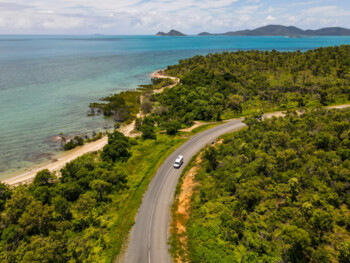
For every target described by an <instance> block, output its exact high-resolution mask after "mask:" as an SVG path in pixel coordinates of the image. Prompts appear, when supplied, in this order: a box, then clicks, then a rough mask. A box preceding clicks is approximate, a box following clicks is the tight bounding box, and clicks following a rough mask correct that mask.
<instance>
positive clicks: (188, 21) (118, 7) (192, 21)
mask: <svg viewBox="0 0 350 263" xmlns="http://www.w3.org/2000/svg"><path fill="white" fill-rule="evenodd" d="M268 24H280V25H286V26H289V25H293V26H297V27H300V28H302V29H319V28H323V27H332V26H342V27H348V28H349V27H350V0H173V1H171V0H30V1H28V0H10V1H9V0H6V1H3V0H0V34H96V33H99V34H113V35H149V34H155V33H157V32H158V31H169V30H170V29H176V30H180V31H181V32H183V33H186V34H197V33H200V32H203V31H206V32H211V33H220V32H227V31H233V30H241V29H254V28H257V27H260V26H264V25H268Z"/></svg>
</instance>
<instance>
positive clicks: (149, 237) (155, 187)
mask: <svg viewBox="0 0 350 263" xmlns="http://www.w3.org/2000/svg"><path fill="white" fill-rule="evenodd" d="M348 107H350V105H349V104H346V105H338V106H331V107H328V109H332V108H333V109H343V108H348ZM272 116H276V117H279V116H284V114H283V113H282V112H274V113H267V114H264V118H270V117H272ZM242 120H243V118H241V119H233V120H229V121H227V122H226V123H224V124H221V125H219V126H216V127H214V128H211V129H209V130H206V131H203V132H201V133H198V134H196V135H195V136H193V137H192V138H191V139H189V140H188V141H187V142H186V143H184V144H183V145H182V146H180V147H179V148H178V149H177V150H176V151H175V152H174V153H173V154H171V155H170V156H169V157H168V158H167V159H166V160H165V162H164V163H163V165H162V166H161V167H160V168H159V169H158V171H157V173H156V175H155V176H154V178H153V180H152V182H151V183H150V185H149V187H148V190H147V192H146V194H145V195H144V197H143V200H142V204H141V207H140V209H139V211H138V214H137V216H136V221H135V225H134V227H133V229H132V231H131V233H130V241H129V244H128V247H127V251H126V254H125V257H124V262H125V263H170V262H171V258H170V254H169V246H168V238H169V223H170V207H171V205H172V203H173V197H174V193H175V188H176V185H177V182H178V179H179V177H180V175H181V172H182V170H183V168H184V167H185V166H186V165H187V163H188V161H189V160H191V158H192V157H193V156H194V155H195V154H196V153H197V152H199V151H200V150H201V149H202V148H203V147H204V146H205V145H207V144H210V143H212V142H213V141H215V139H216V138H218V137H219V136H221V135H223V134H225V133H229V132H233V131H236V130H238V129H241V128H243V127H245V126H246V125H245V124H244V123H243V122H242ZM178 155H183V156H184V164H183V165H182V166H181V167H180V169H174V168H173V164H174V162H175V159H176V157H177V156H178Z"/></svg>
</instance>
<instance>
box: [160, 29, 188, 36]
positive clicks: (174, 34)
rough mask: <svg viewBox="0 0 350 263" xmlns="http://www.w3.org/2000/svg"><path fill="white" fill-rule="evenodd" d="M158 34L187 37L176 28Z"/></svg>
mask: <svg viewBox="0 0 350 263" xmlns="http://www.w3.org/2000/svg"><path fill="white" fill-rule="evenodd" d="M156 36H161V37H185V36H186V35H185V34H183V33H181V32H180V31H176V30H174V29H172V30H170V31H169V32H168V33H164V32H158V33H157V34H156Z"/></svg>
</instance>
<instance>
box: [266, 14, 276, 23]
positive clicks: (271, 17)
mask: <svg viewBox="0 0 350 263" xmlns="http://www.w3.org/2000/svg"><path fill="white" fill-rule="evenodd" d="M266 20H267V21H269V22H273V21H275V20H276V18H275V17H273V16H271V15H268V16H267V17H266Z"/></svg>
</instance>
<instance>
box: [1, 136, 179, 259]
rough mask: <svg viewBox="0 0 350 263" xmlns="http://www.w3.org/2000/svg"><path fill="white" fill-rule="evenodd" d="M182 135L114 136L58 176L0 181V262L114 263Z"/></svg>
mask: <svg viewBox="0 0 350 263" xmlns="http://www.w3.org/2000/svg"><path fill="white" fill-rule="evenodd" d="M184 140H185V139H184V138H181V137H180V136H178V137H169V136H166V135H158V136H157V140H141V139H139V138H137V139H131V138H127V137H125V136H124V135H123V134H121V133H119V132H117V131H115V132H114V133H111V134H109V135H108V145H106V146H105V147H104V149H103V150H102V151H101V152H94V153H91V154H86V155H84V156H82V157H79V158H78V159H76V160H74V161H73V162H71V163H68V164H67V165H66V166H65V167H64V168H63V169H62V170H61V176H60V177H59V178H57V177H56V175H55V174H52V173H50V172H49V171H48V170H44V171H41V172H39V173H38V174H37V175H36V177H35V179H34V181H33V183H31V184H28V185H22V186H17V187H15V188H10V187H9V186H7V185H5V184H2V183H0V237H1V240H0V262H4V263H5V262H8V263H17V262H25V263H43V262H47V263H59V262H71V263H78V262H113V261H114V260H115V256H116V255H117V254H118V253H119V251H120V249H121V246H122V244H123V242H124V238H125V237H126V236H127V234H128V232H129V230H130V228H131V227H132V225H133V223H134V218H135V215H136V212H137V209H138V207H139V205H140V203H141V200H142V196H143V193H144V192H145V190H146V189H147V186H148V184H149V182H150V180H151V179H152V177H153V175H154V174H155V172H156V170H157V168H158V167H159V165H161V164H162V162H163V161H164V159H165V158H166V157H167V156H168V155H169V154H170V153H172V151H174V149H175V148H176V147H177V146H178V145H179V144H181V143H183V142H184Z"/></svg>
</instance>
